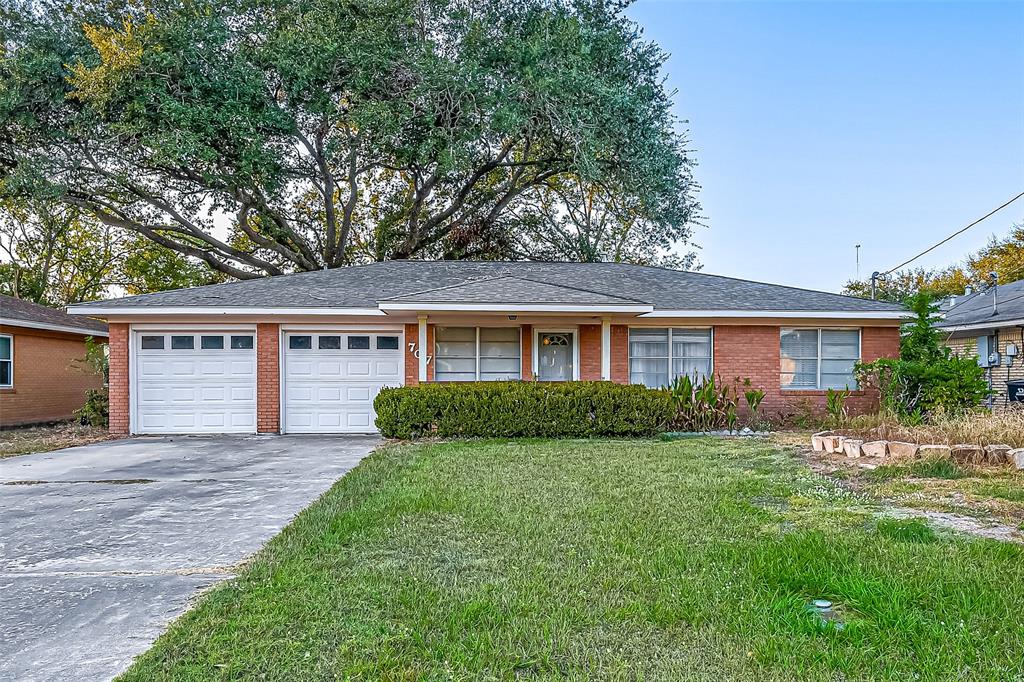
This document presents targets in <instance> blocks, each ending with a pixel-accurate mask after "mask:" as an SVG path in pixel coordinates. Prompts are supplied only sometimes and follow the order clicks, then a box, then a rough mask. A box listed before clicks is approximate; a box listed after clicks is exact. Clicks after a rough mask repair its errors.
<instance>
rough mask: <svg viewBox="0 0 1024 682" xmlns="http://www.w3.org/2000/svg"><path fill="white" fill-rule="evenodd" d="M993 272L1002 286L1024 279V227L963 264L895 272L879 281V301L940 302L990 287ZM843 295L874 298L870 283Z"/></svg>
mask: <svg viewBox="0 0 1024 682" xmlns="http://www.w3.org/2000/svg"><path fill="white" fill-rule="evenodd" d="M991 272H994V273H996V274H997V275H998V277H999V282H1000V283H1001V284H1005V283H1007V282H1015V281H1017V280H1019V279H1024V225H1015V226H1014V227H1013V228H1012V229H1011V230H1010V233H1009V234H1008V235H1006V236H1005V237H992V238H991V239H990V240H989V243H988V244H987V245H986V246H985V247H984V248H982V249H981V250H979V251H978V252H977V253H973V254H970V255H969V256H967V258H966V259H965V260H964V261H963V262H962V263H957V264H954V265H950V266H949V267H946V268H938V269H932V270H929V269H926V268H914V269H908V270H900V271H898V272H894V273H892V274H891V275H888V276H886V277H885V278H884V279H882V280H880V281H879V284H878V287H877V298H879V299H880V300H883V301H893V302H900V301H904V300H906V299H907V298H909V297H911V296H913V295H914V294H917V293H920V292H926V293H929V294H932V296H933V297H940V298H941V297H944V296H951V295H954V294H962V293H963V292H964V287H967V286H973V287H975V289H977V288H978V287H980V286H984V285H987V284H988V282H989V273H991ZM843 293H844V294H849V295H850V296H860V297H862V298H871V280H870V279H866V280H859V281H858V280H850V281H849V282H847V283H846V287H845V288H844V289H843Z"/></svg>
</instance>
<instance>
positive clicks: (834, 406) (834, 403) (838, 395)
mask: <svg viewBox="0 0 1024 682" xmlns="http://www.w3.org/2000/svg"><path fill="white" fill-rule="evenodd" d="M849 397H850V392H849V391H837V390H835V389H832V388H830V389H828V391H826V392H825V411H826V412H828V421H829V425H831V426H833V427H836V426H840V425H842V424H843V422H845V421H846V417H847V416H848V414H849V413H848V412H847V410H846V399H847V398H849Z"/></svg>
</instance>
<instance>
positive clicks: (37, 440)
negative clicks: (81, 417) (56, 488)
mask: <svg viewBox="0 0 1024 682" xmlns="http://www.w3.org/2000/svg"><path fill="white" fill-rule="evenodd" d="M118 437H119V436H115V435H112V434H111V433H110V432H109V431H107V430H106V429H103V428H97V427H95V426H82V425H81V424H77V423H71V422H64V423H61V424H53V425H50V426H31V427H17V428H7V429H2V430H0V459H3V458H4V457H14V456H16V455H28V454H31V453H33V452H49V451H51V450H60V449H62V448H70V447H74V446H76V445H88V444H89V443H97V442H99V441H104V440H114V439H115V438H118Z"/></svg>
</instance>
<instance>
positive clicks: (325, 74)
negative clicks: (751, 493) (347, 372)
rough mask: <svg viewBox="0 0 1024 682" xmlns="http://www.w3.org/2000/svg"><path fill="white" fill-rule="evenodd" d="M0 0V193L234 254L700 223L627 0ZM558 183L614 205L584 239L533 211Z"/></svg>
mask: <svg viewBox="0 0 1024 682" xmlns="http://www.w3.org/2000/svg"><path fill="white" fill-rule="evenodd" d="M0 2H2V3H4V5H3V6H4V9H5V11H4V13H3V23H4V25H3V27H2V29H3V33H4V39H3V48H2V49H3V52H2V53H0V197H3V196H6V197H31V198H33V199H37V200H45V201H49V202H59V203H61V204H63V205H65V206H71V207H75V208H77V209H80V210H82V211H84V212H86V213H87V214H89V215H90V216H94V217H95V218H96V219H97V220H98V221H100V222H101V223H102V224H103V225H105V226H107V227H110V228H116V229H120V230H126V231H129V232H131V233H134V234H136V235H141V236H144V237H145V238H146V239H148V240H150V241H152V242H154V243H156V244H158V245H160V246H162V247H164V248H166V249H170V250H173V251H175V252H177V253H179V254H182V255H184V256H187V257H188V258H190V259H193V260H195V261H201V262H204V263H205V264H206V265H207V266H208V267H210V268H213V269H215V270H217V271H219V272H221V273H224V274H225V275H228V276H231V277H237V278H252V277H258V276H263V275H267V274H270V275H274V274H279V273H283V272H290V271H296V270H313V269H320V268H323V267H338V266H342V265H345V264H349V263H353V262H361V261H367V260H383V259H390V258H439V257H447V258H515V257H524V256H525V257H535V254H534V253H533V249H530V248H528V249H523V248H522V244H532V245H535V247H536V251H537V253H538V254H539V256H538V257H549V256H557V257H564V258H573V259H592V258H602V259H615V258H620V259H624V260H643V258H644V255H645V254H647V253H649V252H650V251H651V249H649V248H648V247H649V245H651V244H654V245H656V246H657V247H658V249H660V250H662V251H667V250H668V249H669V248H671V247H678V245H680V244H682V245H685V244H686V242H687V241H688V240H689V238H690V233H691V226H692V225H693V224H694V222H695V219H696V216H697V213H698V207H697V204H696V202H695V200H694V197H693V194H694V192H695V191H696V187H695V185H694V183H693V180H692V178H691V167H692V161H691V159H690V158H689V156H688V153H687V151H686V147H685V140H684V139H683V137H682V136H681V135H680V134H679V133H677V132H676V123H677V122H676V120H675V119H674V118H673V116H672V114H671V112H670V106H671V100H670V96H669V93H668V92H666V90H665V88H664V85H663V75H662V73H661V66H662V64H663V62H664V60H665V55H664V53H663V52H662V51H661V50H660V49H659V48H658V47H657V46H656V45H654V44H652V43H649V42H645V41H644V40H643V39H642V37H641V35H640V29H639V28H638V27H637V26H636V25H635V24H633V23H632V22H630V21H628V20H627V19H626V18H625V16H624V14H623V10H624V5H623V4H621V3H609V2H603V1H601V0H516V1H511V0H479V1H477V0H474V1H472V2H469V1H455V2H449V1H440V0H347V1H338V0H307V1H304V2H295V1H294V0H224V1H222V2H208V1H203V0H198V1H194V2H180V0H145V1H143V0H137V1H126V0H85V1H84V2H77V3H71V2H60V1H59V0H36V1H34V2H27V1H24V0H21V1H19V0H0ZM569 186H572V187H578V188H580V189H579V190H578V192H581V193H582V195H589V194H593V195H594V196H598V197H600V201H601V205H602V206H603V207H605V208H602V211H604V212H605V213H606V214H607V217H606V224H607V226H606V227H604V228H602V229H601V230H600V235H597V236H595V234H596V233H589V234H588V235H587V236H586V237H585V238H583V239H582V240H581V239H576V244H574V245H569V244H567V243H565V240H564V239H563V238H561V237H560V236H559V235H557V234H554V233H553V232H552V230H551V229H550V226H549V227H548V228H545V229H544V230H543V231H540V230H538V229H537V225H538V223H537V218H538V217H541V216H544V215H545V212H546V211H548V208H550V205H551V204H552V203H553V202H556V201H560V200H561V199H560V198H559V197H558V196H557V189H556V188H560V187H569ZM552 193H555V194H552ZM574 193H577V191H576V190H575V189H574ZM582 195H581V196H582ZM576 198H578V197H577V196H574V197H572V198H571V199H567V200H571V201H574V200H575V199H576ZM548 215H550V213H548ZM556 227H557V228H558V229H561V230H562V231H563V232H569V233H574V232H575V231H576V228H575V225H569V224H568V223H566V224H563V225H561V226H556ZM682 264H684V265H685V264H686V262H683V263H682Z"/></svg>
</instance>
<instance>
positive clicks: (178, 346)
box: [171, 336, 196, 350]
mask: <svg viewBox="0 0 1024 682" xmlns="http://www.w3.org/2000/svg"><path fill="white" fill-rule="evenodd" d="M195 347H196V337H194V336H172V337H171V350H192V349H194V348H195Z"/></svg>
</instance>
